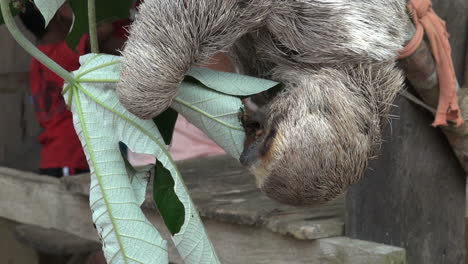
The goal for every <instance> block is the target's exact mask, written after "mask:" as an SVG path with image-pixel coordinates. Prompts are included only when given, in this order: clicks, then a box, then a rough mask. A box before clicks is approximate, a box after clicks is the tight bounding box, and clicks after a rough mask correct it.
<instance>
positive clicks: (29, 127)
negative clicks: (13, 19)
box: [0, 23, 40, 171]
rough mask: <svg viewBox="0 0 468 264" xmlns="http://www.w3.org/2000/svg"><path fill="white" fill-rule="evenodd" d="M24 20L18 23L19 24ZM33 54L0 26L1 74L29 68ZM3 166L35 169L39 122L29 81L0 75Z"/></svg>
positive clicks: (1, 154)
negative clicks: (31, 96)
mask: <svg viewBox="0 0 468 264" xmlns="http://www.w3.org/2000/svg"><path fill="white" fill-rule="evenodd" d="M20 24H21V23H18V25H20ZM30 61H31V57H30V56H29V55H28V54H27V53H26V52H25V51H24V50H23V49H22V48H21V47H19V46H18V45H17V44H16V42H15V41H14V40H13V39H12V37H11V36H10V34H9V33H8V31H7V29H6V27H5V26H0V62H1V63H0V76H1V74H2V73H21V72H23V73H24V72H27V71H28V70H29V64H30ZM0 87H2V89H1V90H0V127H1V129H0V166H6V167H12V168H17V169H22V170H29V171H33V170H36V169H37V167H38V164H39V149H40V147H39V144H38V143H37V136H38V134H39V132H40V128H39V125H38V124H37V122H36V120H35V119H34V114H33V105H32V100H31V98H30V93H29V84H28V82H21V83H20V82H18V81H16V80H8V79H7V78H2V77H0Z"/></svg>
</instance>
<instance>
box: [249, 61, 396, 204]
mask: <svg viewBox="0 0 468 264" xmlns="http://www.w3.org/2000/svg"><path fill="white" fill-rule="evenodd" d="M273 78H274V79H276V80H278V81H281V82H282V83H284V84H285V85H286V89H285V90H284V92H282V93H281V94H279V95H278V96H277V97H276V98H275V99H274V100H273V101H272V102H271V103H270V105H269V106H267V109H268V111H269V112H268V114H267V116H268V121H267V123H266V125H265V127H266V128H267V129H268V130H275V131H277V133H276V136H275V139H274V141H273V144H272V147H271V149H270V153H269V154H267V155H265V157H262V156H260V157H259V158H258V159H257V162H256V163H255V164H253V165H252V166H251V171H252V172H253V173H254V175H255V176H256V179H257V184H258V185H259V187H260V188H261V189H262V190H263V191H264V192H265V193H266V194H267V195H268V196H270V197H271V198H273V199H275V200H278V201H280V202H283V203H288V204H293V205H313V204H320V203H322V202H326V201H329V200H331V199H333V198H335V197H336V196H338V195H339V194H341V193H342V192H343V191H344V190H345V189H346V187H348V186H349V185H350V184H353V183H355V182H357V181H358V180H359V179H360V178H361V176H362V175H363V173H364V170H365V169H366V167H367V162H368V159H369V157H373V156H374V155H375V153H376V150H378V148H379V146H380V141H381V126H382V123H381V121H384V122H385V121H386V120H382V117H386V116H387V114H388V110H389V109H390V106H391V103H392V101H393V99H394V98H395V96H396V94H397V92H398V90H399V89H400V88H401V86H402V83H403V80H404V78H403V76H402V74H401V72H400V71H399V70H396V69H395V65H394V64H393V63H382V64H369V65H357V66H354V65H345V66H339V67H336V66H335V67H323V68H321V69H319V70H317V71H314V72H312V73H306V72H304V71H301V70H294V69H289V68H283V67H281V68H277V69H275V72H274V73H273ZM288 88H289V89H288Z"/></svg>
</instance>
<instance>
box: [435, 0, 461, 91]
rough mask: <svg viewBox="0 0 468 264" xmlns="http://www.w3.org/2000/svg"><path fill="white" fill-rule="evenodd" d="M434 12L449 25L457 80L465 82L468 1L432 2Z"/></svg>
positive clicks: (439, 0) (443, 0)
mask: <svg viewBox="0 0 468 264" xmlns="http://www.w3.org/2000/svg"><path fill="white" fill-rule="evenodd" d="M432 3H433V7H434V10H435V11H436V12H437V15H439V16H440V17H441V18H442V19H443V20H445V22H446V23H447V31H448V33H449V34H450V38H449V41H450V45H451V46H452V58H453V65H454V67H455V72H456V73H457V79H458V81H459V82H460V83H462V81H463V73H464V71H465V67H464V65H465V54H466V52H467V51H468V1H467V0H449V1H448V0H432Z"/></svg>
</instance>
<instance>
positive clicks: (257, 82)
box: [187, 67, 279, 96]
mask: <svg viewBox="0 0 468 264" xmlns="http://www.w3.org/2000/svg"><path fill="white" fill-rule="evenodd" d="M187 76H190V77H192V78H194V79H196V80H197V81H199V82H200V83H201V84H203V85H204V86H206V87H207V88H210V89H212V90H215V91H218V92H220V93H224V94H228V95H235V96H250V95H254V94H258V93H261V92H263V91H266V90H268V89H270V88H273V87H275V86H277V85H278V84H279V83H277V82H275V81H271V80H265V79H259V78H254V77H249V76H245V75H240V74H237V73H231V72H220V71H215V70H212V69H209V68H201V67H194V68H192V69H191V70H190V71H189V72H188V73H187Z"/></svg>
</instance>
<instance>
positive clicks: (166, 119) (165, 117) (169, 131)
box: [153, 108, 179, 173]
mask: <svg viewBox="0 0 468 264" xmlns="http://www.w3.org/2000/svg"><path fill="white" fill-rule="evenodd" d="M178 115H179V114H178V113H177V112H176V111H174V110H173V109H171V108H169V109H167V110H166V111H164V112H162V113H161V114H160V115H159V116H157V117H155V118H153V121H154V123H155V124H156V126H157V127H158V129H159V132H161V135H162V137H163V139H164V142H165V143H166V145H170V144H171V141H172V135H173V134H174V128H175V124H176V121H177V117H178ZM156 173H157V171H156Z"/></svg>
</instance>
